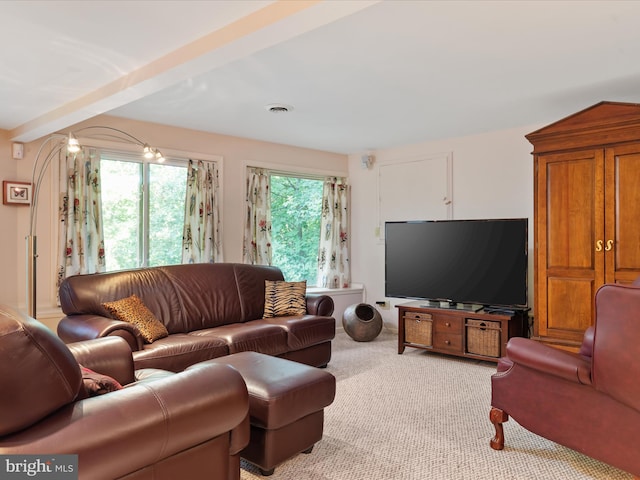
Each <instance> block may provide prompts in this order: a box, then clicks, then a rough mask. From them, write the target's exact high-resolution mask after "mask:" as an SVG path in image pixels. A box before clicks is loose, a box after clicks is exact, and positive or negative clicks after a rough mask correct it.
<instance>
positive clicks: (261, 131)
mask: <svg viewBox="0 0 640 480" xmlns="http://www.w3.org/2000/svg"><path fill="white" fill-rule="evenodd" d="M0 18H2V19H3V25H4V28H3V30H2V31H0V44H2V45H3V48H2V50H0V65H2V69H1V70H0V105H2V108H1V109H0V128H2V129H5V130H9V131H10V136H11V138H13V139H15V140H21V141H29V140H33V139H35V138H38V137H40V136H43V135H46V134H48V133H51V132H53V131H59V130H63V129H64V128H66V127H68V126H69V125H72V124H74V123H77V122H79V121H82V120H85V119H87V118H90V117H93V116H95V115H97V114H101V113H107V114H110V115H115V116H121V117H126V118H131V119H137V120H144V121H150V122H156V123H162V124H167V125H174V126H180V127H185V128H190V129H196V130H202V131H208V132H215V133H221V134H226V135H234V136H239V137H247V138H253V139H259V140H265V141H271V142H277V143H283V144H288V145H297V146H302V147H308V148H314V149H320V150H326V151H332V152H339V153H345V154H348V153H360V152H364V151H368V150H376V149H383V148H391V147H397V146H400V145H406V144H411V143H418V142H423V141H428V140H434V139H440V138H448V137H455V136H461V135H468V134H476V133H482V132H486V131H492V130H499V129H504V128H511V127H518V126H528V125H533V124H542V123H548V122H551V121H555V120H557V119H559V118H561V117H563V116H566V115H569V114H572V113H574V112H575V111H578V110H581V109H583V108H586V107H588V106H590V105H592V104H594V103H597V102H599V101H601V100H610V101H626V102H640V62H638V59H639V58H640V29H638V28H637V20H638V18H640V2H635V1H580V0H570V1H426V0H425V1H417V0H416V1H403V0H387V1H365V0H361V1H333V0H332V1H320V2H315V1H309V2H297V1H284V2H271V1H222V0H218V1H168V0H166V1H146V2H141V1H127V2H112V1H85V2H77V1H64V2H61V1H55V0H51V1H42V2H38V1H31V2H26V1H3V2H0ZM273 103H283V104H287V105H290V106H292V107H293V109H292V110H291V111H290V112H288V113H280V114H274V113H271V112H269V111H267V109H266V108H265V105H268V104H273Z"/></svg>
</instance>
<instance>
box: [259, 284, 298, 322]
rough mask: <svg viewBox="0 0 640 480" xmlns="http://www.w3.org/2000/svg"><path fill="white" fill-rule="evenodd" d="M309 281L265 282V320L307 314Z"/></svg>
mask: <svg viewBox="0 0 640 480" xmlns="http://www.w3.org/2000/svg"><path fill="white" fill-rule="evenodd" d="M306 294H307V281H306V280H304V281H302V282H284V281H280V280H278V281H272V280H265V289H264V318H270V317H286V316H289V315H304V314H305V313H307V299H306Z"/></svg>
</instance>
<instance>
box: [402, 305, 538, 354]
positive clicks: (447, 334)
mask: <svg viewBox="0 0 640 480" xmlns="http://www.w3.org/2000/svg"><path fill="white" fill-rule="evenodd" d="M425 303H426V302H423V301H415V302H409V303H404V304H401V305H397V308H398V354H402V353H404V350H405V347H412V348H420V349H423V350H432V351H434V352H439V353H446V354H448V355H456V356H459V357H468V358H475V359H478V360H488V361H491V362H497V361H498V359H499V358H500V357H502V356H504V355H505V354H506V346H507V341H508V340H509V339H510V338H511V337H522V336H524V335H525V334H526V332H527V330H528V325H527V314H526V311H515V312H500V313H486V312H484V310H480V311H477V312H476V311H472V310H464V309H455V308H437V307H431V306H424V305H425Z"/></svg>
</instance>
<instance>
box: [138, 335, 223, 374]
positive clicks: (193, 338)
mask: <svg viewBox="0 0 640 480" xmlns="http://www.w3.org/2000/svg"><path fill="white" fill-rule="evenodd" d="M225 355H229V347H227V344H226V342H225V341H224V340H222V339H219V338H216V337H214V336H199V335H192V334H189V333H172V334H171V335H169V336H168V337H165V338H161V339H159V340H156V341H155V342H153V343H150V344H146V345H145V346H144V348H143V349H142V350H138V351H136V352H133V363H134V365H135V369H136V370H140V369H143V368H157V369H161V370H168V371H171V372H181V371H183V370H184V369H185V368H187V367H188V366H190V365H193V364H194V363H199V362H203V361H205V360H211V359H212V358H218V357H223V356H225Z"/></svg>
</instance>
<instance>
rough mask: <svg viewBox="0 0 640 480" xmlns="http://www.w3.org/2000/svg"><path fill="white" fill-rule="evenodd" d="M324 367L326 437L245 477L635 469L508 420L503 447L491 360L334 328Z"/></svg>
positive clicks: (294, 479) (535, 479)
mask: <svg viewBox="0 0 640 480" xmlns="http://www.w3.org/2000/svg"><path fill="white" fill-rule="evenodd" d="M327 371H329V372H331V373H332V374H333V375H335V377H336V379H337V382H338V383H337V392H336V399H335V401H334V403H333V404H332V405H331V406H330V407H328V408H327V409H326V410H325V428H324V437H323V439H322V440H321V441H320V442H318V443H317V444H316V446H315V448H314V450H313V452H312V453H311V454H309V455H305V454H300V455H297V456H296V457H294V458H292V459H291V460H289V461H287V462H285V463H283V464H282V465H280V466H278V467H277V468H276V470H275V473H274V474H273V476H271V477H262V476H261V475H260V474H259V472H258V470H257V469H256V468H255V467H253V466H252V465H250V464H248V463H246V462H244V461H243V462H242V471H241V478H242V480H254V479H260V478H269V479H271V480H283V479H287V480H321V479H332V480H361V479H362V480H364V479H367V480H377V479H380V480H418V479H419V480H422V479H425V478H434V479H439V480H449V479H452V480H453V479H456V480H464V479H474V480H476V479H492V480H493V479H495V480H510V479H513V480H516V479H517V480H583V479H599V480H605V479H606V480H623V479H624V480H627V479H631V478H632V476H631V475H628V474H626V473H623V472H621V471H619V470H616V469H614V468H612V467H610V466H608V465H605V464H602V463H600V462H597V461H595V460H592V459H590V458H589V457H585V456H584V455H581V454H578V453H576V452H574V451H572V450H569V449H567V448H564V447H561V446H559V445H557V444H555V443H553V442H550V441H548V440H545V439H543V438H541V437H538V436H537V435H534V434H532V433H530V432H528V431H527V430H525V429H523V428H522V427H520V426H519V425H518V424H517V423H516V422H515V421H514V420H512V419H511V420H509V421H508V422H507V423H506V424H505V449H504V450H503V451H499V452H498V451H494V450H492V449H491V448H490V447H489V440H490V439H491V437H492V436H493V433H494V429H493V426H492V425H491V423H490V422H489V408H490V396H491V382H490V376H491V374H492V373H493V372H494V371H495V364H493V363H489V362H477V361H473V360H469V359H462V358H456V357H451V356H444V355H439V354H434V353H429V352H424V351H421V350H417V349H412V348H407V349H406V350H405V353H404V354H402V355H398V354H397V339H396V335H395V334H394V333H391V332H387V331H383V333H382V334H381V335H380V336H379V337H378V338H377V339H376V340H374V341H373V342H368V343H358V342H354V341H353V340H351V339H350V338H349V337H348V336H347V335H346V334H345V333H344V332H342V331H340V332H339V333H338V334H337V336H336V339H335V340H334V342H333V357H332V359H331V363H330V364H329V367H328V368H327Z"/></svg>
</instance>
